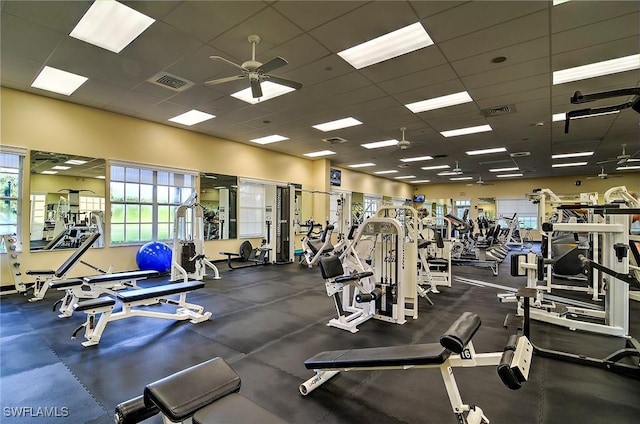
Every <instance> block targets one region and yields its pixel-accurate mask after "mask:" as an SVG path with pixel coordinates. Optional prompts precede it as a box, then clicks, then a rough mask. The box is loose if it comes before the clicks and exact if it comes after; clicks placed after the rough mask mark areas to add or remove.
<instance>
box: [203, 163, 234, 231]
mask: <svg viewBox="0 0 640 424" xmlns="http://www.w3.org/2000/svg"><path fill="white" fill-rule="evenodd" d="M198 198H199V199H200V202H199V203H200V205H201V206H202V207H203V209H204V228H203V231H204V239H205V240H229V239H235V238H237V237H238V234H237V232H238V228H237V227H238V225H237V224H238V222H237V221H238V220H237V204H238V203H237V198H238V179H237V178H236V177H234V176H231V175H224V174H215V173H211V172H203V173H201V174H200V194H199V197H198Z"/></svg>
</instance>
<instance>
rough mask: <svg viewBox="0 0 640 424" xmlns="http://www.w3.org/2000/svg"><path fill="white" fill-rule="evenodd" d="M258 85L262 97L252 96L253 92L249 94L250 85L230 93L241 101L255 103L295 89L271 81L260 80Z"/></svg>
mask: <svg viewBox="0 0 640 424" xmlns="http://www.w3.org/2000/svg"><path fill="white" fill-rule="evenodd" d="M260 87H261V88H262V97H258V98H254V97H253V94H251V87H248V88H245V89H244V90H240V91H238V92H235V93H233V94H232V95H231V97H235V98H236V99H238V100H242V101H243V102H247V103H251V104H252V105H255V104H257V103H260V102H266V101H267V100H270V99H273V98H274V97H278V96H282V95H283V94H287V93H291V92H292V91H295V88H291V87H287V86H285V85H280V84H276V83H274V82H271V81H264V82H262V83H261V84H260Z"/></svg>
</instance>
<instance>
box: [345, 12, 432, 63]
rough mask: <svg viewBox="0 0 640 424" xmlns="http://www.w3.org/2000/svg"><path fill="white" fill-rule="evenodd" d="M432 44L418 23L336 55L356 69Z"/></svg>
mask: <svg viewBox="0 0 640 424" xmlns="http://www.w3.org/2000/svg"><path fill="white" fill-rule="evenodd" d="M432 44H433V40H431V37H429V34H427V31H426V30H425V29H424V27H423V26H422V24H421V23H420V22H416V23H415V24H411V25H409V26H406V27H404V28H400V29H398V30H395V31H392V32H390V33H387V34H385V35H381V36H380V37H377V38H374V39H372V40H369V41H366V42H364V43H362V44H358V45H357V46H353V47H351V48H348V49H346V50H343V51H341V52H338V55H339V56H340V57H341V58H343V59H344V60H346V61H347V62H348V63H349V64H350V65H351V66H353V67H354V68H356V69H362V68H365V67H367V66H370V65H373V64H376V63H380V62H384V61H385V60H388V59H392V58H394V57H398V56H401V55H403V54H406V53H411V52H413V51H416V50H419V49H421V48H423V47H427V46H430V45H432Z"/></svg>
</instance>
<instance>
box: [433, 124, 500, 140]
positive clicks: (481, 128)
mask: <svg viewBox="0 0 640 424" xmlns="http://www.w3.org/2000/svg"><path fill="white" fill-rule="evenodd" d="M487 131H493V128H491V125H478V126H476V127H467V128H460V129H457V130H449V131H442V132H440V134H442V136H443V137H457V136H459V135H468V134H476V133H481V132H487Z"/></svg>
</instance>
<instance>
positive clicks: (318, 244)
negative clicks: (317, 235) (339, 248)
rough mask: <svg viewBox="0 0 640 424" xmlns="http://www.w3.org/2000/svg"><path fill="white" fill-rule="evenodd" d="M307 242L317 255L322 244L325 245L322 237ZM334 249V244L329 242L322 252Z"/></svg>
mask: <svg viewBox="0 0 640 424" xmlns="http://www.w3.org/2000/svg"><path fill="white" fill-rule="evenodd" d="M307 244H308V245H309V248H310V249H311V251H312V252H313V254H314V255H316V254H317V253H318V252H319V251H320V249H322V246H324V241H323V240H322V239H316V240H309V241H308V242H307ZM332 250H333V245H331V243H329V244H328V245H327V247H326V248H325V249H324V250H323V251H322V253H327V252H331V251H332Z"/></svg>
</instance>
